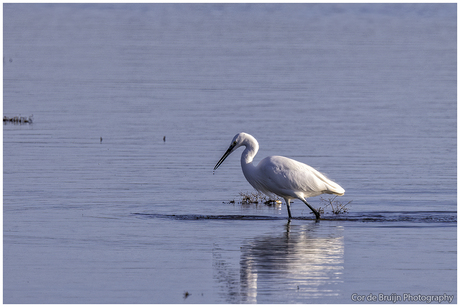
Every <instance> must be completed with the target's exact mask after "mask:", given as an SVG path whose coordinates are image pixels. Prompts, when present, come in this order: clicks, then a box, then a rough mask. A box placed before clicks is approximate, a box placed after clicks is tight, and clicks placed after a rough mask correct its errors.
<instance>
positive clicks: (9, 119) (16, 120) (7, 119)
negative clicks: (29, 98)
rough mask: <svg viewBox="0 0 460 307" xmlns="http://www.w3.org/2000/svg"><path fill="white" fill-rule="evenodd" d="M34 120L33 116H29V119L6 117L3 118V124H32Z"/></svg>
mask: <svg viewBox="0 0 460 307" xmlns="http://www.w3.org/2000/svg"><path fill="white" fill-rule="evenodd" d="M33 120H34V116H33V115H30V116H29V117H24V116H14V117H8V116H3V123H8V122H9V123H14V124H32V123H33Z"/></svg>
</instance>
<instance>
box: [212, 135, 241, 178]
mask: <svg viewBox="0 0 460 307" xmlns="http://www.w3.org/2000/svg"><path fill="white" fill-rule="evenodd" d="M248 135H249V134H247V133H244V132H241V133H238V134H237V135H235V136H234V137H233V140H232V142H231V143H230V146H229V147H228V149H227V151H226V152H225V153H224V155H223V156H222V158H220V160H219V162H217V164H216V166H214V170H216V169H217V168H218V167H219V166H220V165H221V164H222V163H223V162H224V160H225V159H226V158H227V157H228V156H229V155H230V154H231V153H232V152H234V151H235V150H236V149H237V148H238V147H240V146H241V145H244V143H245V141H246V139H247V136H248Z"/></svg>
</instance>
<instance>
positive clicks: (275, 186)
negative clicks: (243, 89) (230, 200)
mask: <svg viewBox="0 0 460 307" xmlns="http://www.w3.org/2000/svg"><path fill="white" fill-rule="evenodd" d="M240 146H245V147H246V149H245V150H244V151H243V154H242V155H241V168H242V169H243V174H244V177H246V180H247V181H248V182H249V183H250V184H251V185H252V186H253V187H254V188H255V189H256V190H258V191H260V192H263V193H265V194H267V195H268V196H273V194H276V195H278V196H280V197H282V198H284V200H285V201H286V205H287V208H288V215H289V218H291V210H290V201H291V199H294V198H297V199H300V200H301V201H303V202H304V203H305V204H306V205H307V206H308V207H309V208H310V209H311V210H312V211H313V213H315V215H316V218H317V219H319V217H320V214H319V212H318V211H317V210H315V209H314V208H313V207H312V206H310V205H309V204H308V203H307V201H306V200H305V199H306V198H308V197H313V196H318V195H320V194H324V193H327V194H337V195H343V194H344V193H345V190H344V189H343V188H342V187H341V186H340V185H338V184H337V183H335V182H333V181H332V180H330V179H328V178H327V177H326V176H324V175H323V174H321V173H320V172H318V171H317V170H315V169H314V168H313V167H311V166H308V165H306V164H303V163H301V162H298V161H295V160H292V159H289V158H286V157H281V156H270V157H266V158H264V159H263V160H262V161H260V162H259V164H258V165H257V166H254V164H253V163H252V160H253V159H254V156H255V155H256V154H257V151H258V150H259V143H257V140H256V139H255V138H254V137H253V136H252V135H250V134H247V133H244V132H241V133H238V134H237V135H235V137H234V138H233V140H232V143H231V144H230V147H229V148H228V149H227V151H226V152H225V154H224V155H223V156H222V158H221V159H220V160H219V162H217V164H216V166H215V167H214V170H215V169H217V168H218V167H219V166H220V165H221V164H222V162H224V160H225V159H226V158H227V157H228V156H229V155H230V154H231V153H232V152H233V151H235V150H236V149H237V148H238V147H240Z"/></svg>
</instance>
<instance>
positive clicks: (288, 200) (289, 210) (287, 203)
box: [284, 198, 292, 220]
mask: <svg viewBox="0 0 460 307" xmlns="http://www.w3.org/2000/svg"><path fill="white" fill-rule="evenodd" d="M284 201H285V202H286V206H287V209H288V215H289V220H290V219H292V216H291V200H290V199H287V198H285V199H284Z"/></svg>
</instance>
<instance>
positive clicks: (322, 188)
mask: <svg viewBox="0 0 460 307" xmlns="http://www.w3.org/2000/svg"><path fill="white" fill-rule="evenodd" d="M257 167H258V168H259V171H260V173H261V174H263V176H264V177H266V178H268V179H267V180H266V182H264V184H265V185H266V189H269V190H271V191H273V192H275V193H277V194H279V193H285V194H286V195H291V196H294V195H297V194H298V193H302V194H303V195H304V197H311V196H317V195H320V194H322V193H334V194H343V193H344V192H345V191H344V190H343V189H342V188H341V187H340V186H339V185H338V184H336V183H335V182H333V181H331V180H329V179H328V178H327V177H326V176H324V175H323V174H321V173H320V172H318V171H317V170H315V169H314V168H312V167H310V166H308V165H306V164H303V163H300V162H297V161H295V160H292V159H289V158H286V157H280V156H272V157H267V158H265V159H263V160H262V161H261V162H260V163H259V165H258V166H257ZM276 191H279V192H276Z"/></svg>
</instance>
